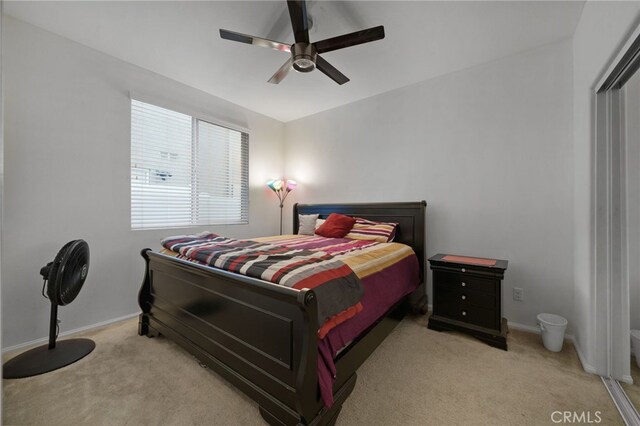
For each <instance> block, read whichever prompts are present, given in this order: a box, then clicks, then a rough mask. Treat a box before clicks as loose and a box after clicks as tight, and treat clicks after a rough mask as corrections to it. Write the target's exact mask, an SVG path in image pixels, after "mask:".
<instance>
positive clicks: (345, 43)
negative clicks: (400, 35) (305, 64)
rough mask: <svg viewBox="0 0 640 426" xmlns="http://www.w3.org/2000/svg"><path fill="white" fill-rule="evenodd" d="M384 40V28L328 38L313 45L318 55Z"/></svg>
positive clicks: (379, 27)
mask: <svg viewBox="0 0 640 426" xmlns="http://www.w3.org/2000/svg"><path fill="white" fill-rule="evenodd" d="M383 38H384V27H383V26H382V25H380V26H378V27H373V28H368V29H366V30H362V31H356V32H355V33H350V34H345V35H341V36H338V37H332V38H328V39H326V40H322V41H317V42H315V43H313V45H314V46H315V47H316V50H317V51H318V53H325V52H331V51H332V50H338V49H344V48H345V47H350V46H355V45H358V44H363V43H368V42H370V41H376V40H381V39H383Z"/></svg>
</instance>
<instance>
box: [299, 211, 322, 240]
mask: <svg viewBox="0 0 640 426" xmlns="http://www.w3.org/2000/svg"><path fill="white" fill-rule="evenodd" d="M316 220H318V215H317V214H299V215H298V223H299V226H298V235H314V234H315V233H316Z"/></svg>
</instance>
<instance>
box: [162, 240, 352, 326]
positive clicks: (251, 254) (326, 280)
mask: <svg viewBox="0 0 640 426" xmlns="http://www.w3.org/2000/svg"><path fill="white" fill-rule="evenodd" d="M162 245H163V246H164V247H165V248H166V249H168V250H171V251H173V252H176V253H178V254H179V256H180V257H182V258H185V259H188V260H193V261H197V262H198V263H201V264H205V265H209V266H213V267H215V268H219V269H223V270H225V271H230V272H235V273H238V274H242V275H246V276H249V277H253V278H258V279H261V280H265V281H269V282H272V283H274V284H279V285H282V286H286V287H290V288H294V289H297V290H301V289H304V288H308V289H313V290H314V292H315V293H316V296H317V300H318V323H319V324H320V325H321V326H322V327H321V329H320V331H319V335H320V336H319V337H320V338H322V337H324V335H325V334H326V333H327V332H328V331H329V330H330V329H331V328H333V327H334V326H335V325H337V324H338V323H340V322H343V321H344V320H346V319H348V318H351V317H353V316H354V315H355V314H357V313H358V312H360V311H361V310H362V305H361V304H360V299H362V296H363V294H364V290H363V287H362V283H361V282H360V279H359V278H358V277H357V276H356V274H355V273H354V272H353V271H352V270H351V268H350V267H349V266H348V265H346V264H345V263H344V262H342V261H340V260H338V259H337V258H335V257H334V256H333V255H332V254H331V253H329V252H327V251H320V250H309V249H305V248H297V247H287V246H284V245H278V244H274V243H270V242H259V241H251V240H234V239H231V238H227V237H221V236H219V235H216V234H211V233H203V234H198V235H185V236H176V237H169V238H165V239H164V240H162Z"/></svg>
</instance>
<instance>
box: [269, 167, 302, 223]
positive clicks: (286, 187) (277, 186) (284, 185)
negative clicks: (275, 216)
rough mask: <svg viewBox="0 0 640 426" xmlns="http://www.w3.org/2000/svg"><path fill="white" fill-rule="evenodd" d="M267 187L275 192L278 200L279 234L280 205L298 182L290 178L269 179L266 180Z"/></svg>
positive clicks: (282, 204) (281, 205)
mask: <svg viewBox="0 0 640 426" xmlns="http://www.w3.org/2000/svg"><path fill="white" fill-rule="evenodd" d="M267 187H268V188H270V189H271V190H272V191H273V192H275V193H276V195H277V196H278V201H280V235H282V207H283V206H284V200H285V199H286V198H287V195H289V193H290V192H291V191H293V190H294V189H296V188H297V187H298V183H297V182H296V181H295V180H291V179H286V180H285V179H271V180H270V181H268V182H267Z"/></svg>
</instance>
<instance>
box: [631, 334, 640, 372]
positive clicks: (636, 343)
mask: <svg viewBox="0 0 640 426" xmlns="http://www.w3.org/2000/svg"><path fill="white" fill-rule="evenodd" d="M631 347H632V348H633V355H635V357H636V364H638V368H640V330H631Z"/></svg>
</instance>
